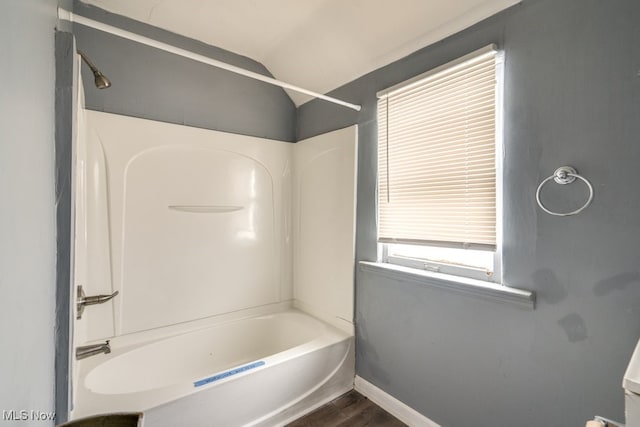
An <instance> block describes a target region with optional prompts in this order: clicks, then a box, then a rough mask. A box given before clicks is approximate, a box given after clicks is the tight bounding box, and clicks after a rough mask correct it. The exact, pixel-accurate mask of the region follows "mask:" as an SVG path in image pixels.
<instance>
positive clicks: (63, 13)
mask: <svg viewBox="0 0 640 427" xmlns="http://www.w3.org/2000/svg"><path fill="white" fill-rule="evenodd" d="M58 19H60V20H63V21H69V22H76V23H78V24H81V25H85V26H87V27H91V28H95V29H96V30H100V31H104V32H106V33H110V34H113V35H115V36H118V37H122V38H125V39H129V40H132V41H134V42H138V43H142V44H145V45H147V46H151V47H155V48H156V49H160V50H164V51H166V52H170V53H173V54H175V55H180V56H183V57H185V58H189V59H193V60H194V61H198V62H202V63H204V64H208V65H212V66H214V67H217V68H221V69H223V70H227V71H230V72H232V73H236V74H240V75H242V76H246V77H249V78H252V79H255V80H260V81H262V82H265V83H269V84H272V85H275V86H279V87H281V88H284V89H290V90H293V91H295V92H300V93H304V94H305V95H310V96H312V97H314V98H319V99H324V100H325V101H329V102H332V103H334V104H338V105H342V106H344V107H347V108H351V109H353V110H356V111H360V109H361V108H362V107H361V106H360V105H356V104H351V103H349V102H346V101H342V100H340V99H337V98H333V97H331V96H327V95H323V94H321V93H317V92H313V91H311V90H307V89H304V88H301V87H298V86H295V85H292V84H289V83H286V82H282V81H280V80H276V79H274V78H272V77H268V76H265V75H263V74H259V73H255V72H253V71H249V70H245V69H244V68H240V67H236V66H235V65H231V64H227V63H226V62H222V61H218V60H216V59H212V58H209V57H207V56H204V55H200V54H198V53H195V52H191V51H189V50H186V49H182V48H179V47H176V46H172V45H170V44H167V43H162V42H159V41H157V40H154V39H151V38H149V37H145V36H141V35H139V34H136V33H132V32H130V31H126V30H123V29H120V28H117V27H113V26H111V25H107V24H103V23H102V22H98V21H94V20H93V19H89V18H85V17H84V16H80V15H75V14H74V13H73V12H69V11H68V10H65V9H62V8H60V7H59V8H58Z"/></svg>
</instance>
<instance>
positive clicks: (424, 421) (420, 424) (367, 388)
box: [355, 376, 440, 427]
mask: <svg viewBox="0 0 640 427" xmlns="http://www.w3.org/2000/svg"><path fill="white" fill-rule="evenodd" d="M355 389H356V391H357V392H359V393H360V394H363V395H365V396H367V397H368V398H369V400H371V401H372V402H373V403H375V404H376V405H378V406H380V407H381V408H382V409H384V410H385V411H387V412H388V413H390V414H391V415H393V416H394V417H396V418H397V419H399V420H400V421H402V422H403V423H405V424H407V425H409V426H411V427H440V425H439V424H436V423H435V422H433V421H431V420H430V419H429V418H427V417H425V416H424V415H422V414H421V413H420V412H418V411H416V410H415V409H413V408H410V407H409V406H407V405H405V404H404V403H402V402H400V401H399V400H398V399H396V398H395V397H393V396H391V395H389V394H387V393H385V392H384V391H382V390H380V389H379V388H378V387H376V386H374V385H373V384H371V383H370V382H368V381H367V380H365V379H363V378H361V377H358V376H356V380H355Z"/></svg>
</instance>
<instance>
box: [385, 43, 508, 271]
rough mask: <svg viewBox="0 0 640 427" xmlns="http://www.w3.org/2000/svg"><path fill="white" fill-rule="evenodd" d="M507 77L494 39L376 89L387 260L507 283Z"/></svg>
mask: <svg viewBox="0 0 640 427" xmlns="http://www.w3.org/2000/svg"><path fill="white" fill-rule="evenodd" d="M501 80H502V58H501V55H500V54H499V53H498V52H497V51H496V49H495V47H494V46H488V47H486V48H483V49H480V50H479V51H476V52H473V53H471V54H469V55H466V56H464V57H462V58H459V59H458V60H456V61H453V62H451V63H448V64H445V65H443V66H441V67H438V68H436V69H434V70H431V71H429V72H427V73H424V74H422V75H420V76H417V77H415V78H413V79H411V80H409V81H406V82H403V83H400V84H399V85H396V86H393V87H391V88H389V89H387V90H385V91H382V92H380V93H378V98H379V100H378V241H379V242H380V243H381V244H382V257H383V261H384V262H389V263H396V264H402V265H405V266H409V267H415V268H423V269H426V270H431V271H436V272H441V273H448V274H455V275H461V276H466V277H471V278H476V279H482V280H488V281H494V282H496V281H500V270H501V268H500V251H499V243H500V232H499V231H500V227H499V225H500V224H499V210H500V197H499V195H500V191H501V188H500V180H499V179H497V177H499V176H500V174H499V172H498V171H499V169H500V157H501V152H502V150H501V144H500V139H501V138H500V137H501V106H502V101H501V98H502V91H501Z"/></svg>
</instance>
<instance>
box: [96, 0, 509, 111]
mask: <svg viewBox="0 0 640 427" xmlns="http://www.w3.org/2000/svg"><path fill="white" fill-rule="evenodd" d="M83 1H85V2H86V3H89V4H92V5H95V6H98V7H100V8H102V9H105V10H107V11H109V12H113V13H116V14H119V15H124V16H126V17H129V18H132V19H135V20H137V21H141V22H144V23H147V24H150V25H153V26H156V27H159V28H162V29H165V30H168V31H171V32H174V33H177V34H181V35H184V36H187V37H190V38H193V39H197V40H200V41H202V42H205V43H207V44H210V45H214V46H218V47H221V48H223V49H226V50H230V51H232V52H235V53H238V54H241V55H245V56H248V57H250V58H252V59H254V60H256V61H259V62H261V63H262V64H263V65H265V66H266V67H267V68H268V69H269V71H270V72H271V73H272V74H273V75H274V77H275V78H277V79H280V80H283V81H286V82H288V83H292V84H295V85H298V86H302V87H304V88H306V89H310V90H313V91H316V92H320V93H326V92H329V91H331V90H332V89H335V88H337V87H339V86H341V85H343V84H345V83H348V82H350V81H352V80H354V79H356V78H358V77H360V76H362V75H364V74H366V73H368V72H370V71H373V70H375V69H377V68H379V67H382V66H384V65H387V64H389V63H391V62H393V61H395V60H397V59H400V58H402V57H404V56H406V55H408V54H410V53H411V52H413V51H416V50H418V49H420V48H421V47H424V46H427V45H429V44H431V43H434V42H436V41H438V40H441V39H443V38H445V37H447V36H449V35H451V34H453V33H455V32H457V31H460V30H462V29H464V28H466V27H468V26H470V25H472V24H474V23H476V22H478V21H480V20H482V19H484V18H487V17H489V16H491V15H493V14H495V13H497V12H499V11H500V10H502V9H505V8H507V7H509V6H511V5H513V4H516V3H518V2H519V1H520V0H393V1H392V0H135V1H131V0H83ZM289 94H290V96H291V97H292V99H293V100H294V102H295V103H296V104H297V105H300V104H302V103H304V102H306V101H308V100H309V98H308V97H307V96H305V95H301V94H297V93H292V92H289Z"/></svg>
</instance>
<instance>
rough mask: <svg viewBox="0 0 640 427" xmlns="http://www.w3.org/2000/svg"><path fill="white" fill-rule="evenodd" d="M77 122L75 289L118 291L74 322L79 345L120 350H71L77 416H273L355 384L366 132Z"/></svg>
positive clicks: (86, 114) (260, 420)
mask: <svg viewBox="0 0 640 427" xmlns="http://www.w3.org/2000/svg"><path fill="white" fill-rule="evenodd" d="M78 123H79V128H78V131H79V132H78V143H77V146H76V183H75V189H76V238H75V277H76V284H82V285H83V288H84V291H85V293H86V294H87V295H98V294H112V293H113V292H115V291H118V295H117V296H116V297H115V298H113V299H112V300H110V301H108V302H106V303H104V304H100V305H94V306H89V307H86V308H85V310H84V313H83V315H82V318H80V319H78V320H76V321H75V325H74V347H79V346H83V345H88V344H95V343H100V342H104V340H110V346H111V350H112V352H111V353H109V354H106V355H97V356H92V357H89V358H87V359H83V360H80V361H77V360H76V361H75V363H74V387H73V389H74V391H75V395H74V403H75V405H74V410H73V413H72V418H78V417H82V416H87V415H91V414H96V413H106V412H116V411H143V412H144V413H145V419H146V422H145V425H149V426H156V425H157V426H159V425H167V424H163V421H162V420H163V419H174V421H175V420H176V419H180V420H181V421H185V419H184V418H181V417H184V416H187V415H188V414H191V415H189V416H192V418H191V419H189V420H188V421H189V424H190V425H210V424H211V423H212V422H213V423H216V422H224V424H225V425H271V424H273V423H274V422H276V420H278V421H277V422H281V421H283V420H286V419H293V418H295V417H297V416H299V415H300V414H303V413H305V412H307V411H309V410H311V409H313V408H315V407H317V406H318V405H320V404H322V403H324V402H325V401H327V400H328V399H331V398H333V397H335V396H337V395H339V394H341V393H343V392H345V391H347V390H348V389H350V388H351V387H352V385H353V377H354V366H353V323H352V322H353V263H354V256H353V252H354V226H355V224H354V222H355V176H356V140H357V135H356V133H357V130H356V127H350V128H346V129H342V130H339V131H335V132H331V133H329V134H326V135H321V136H318V137H315V138H311V139H309V140H306V141H301V142H300V143H298V144H289V143H284V142H280V141H273V140H266V139H261V138H255V137H249V136H242V135H235V134H228V133H223V132H216V131H210V130H204V129H198V128H192V127H186V126H180V125H174V124H167V123H161V122H155V121H150V120H144V119H137V118H131V117H125V116H119V115H114V114H107V113H100V112H94V111H87V110H81V112H80V113H79V117H78ZM310 315H311V316H310ZM150 367H153V369H151V368H150ZM296 372H309V375H307V376H306V377H305V378H306V380H304V381H303V380H300V381H294V378H293V377H291V378H289V379H287V378H288V377H287V375H292V374H294V376H295V375H297V374H295V373H296ZM123 375H124V376H123ZM307 377H308V378H307ZM118 378H120V380H119V379H118ZM252 378H255V380H252ZM265 387H266V388H265ZM259 390H262V392H258V391H259ZM266 390H268V392H267V391H266ZM236 393H240V394H239V395H237V394H236ZM240 395H245V396H247V397H248V396H251V398H250V399H247V400H246V401H245V407H244V408H241V409H239V410H237V411H235V412H237V413H235V414H230V413H229V411H221V410H220V408H225V407H226V408H229V407H231V406H233V405H227V406H225V403H224V402H225V401H224V400H220V399H221V397H222V396H236V397H238V396H240ZM236 397H234V399H235V398H236ZM213 401H215V402H217V403H216V405H213V403H212V402H213ZM206 402H209V403H206ZM204 407H209V408H210V409H209V410H205V409H203V408H204ZM214 407H215V408H218V409H216V410H214V409H213V408H214ZM196 408H199V409H196ZM232 412H233V411H232ZM158 414H162V416H159V415H158ZM172 414H173V415H172ZM172 417H174V418H172ZM175 417H178V418H175ZM217 417H219V418H217ZM247 417H248V418H247ZM216 420H217V421H216Z"/></svg>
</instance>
